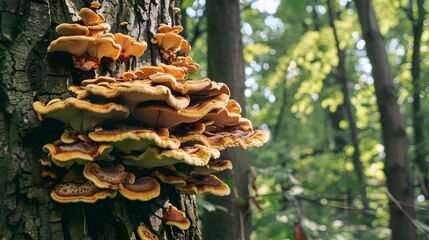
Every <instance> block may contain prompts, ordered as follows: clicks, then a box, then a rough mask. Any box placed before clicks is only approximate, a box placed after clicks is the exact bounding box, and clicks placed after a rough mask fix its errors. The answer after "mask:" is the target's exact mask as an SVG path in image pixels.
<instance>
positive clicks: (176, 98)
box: [71, 80, 190, 111]
mask: <svg viewBox="0 0 429 240" xmlns="http://www.w3.org/2000/svg"><path fill="white" fill-rule="evenodd" d="M71 90H72V91H73V92H75V93H76V94H77V98H78V99H87V98H89V99H91V98H93V97H94V98H95V97H97V98H98V99H100V97H101V98H104V99H106V100H107V99H108V100H109V101H115V102H118V103H120V104H123V105H126V106H127V107H128V108H129V109H130V110H131V111H132V110H133V109H134V108H135V107H136V106H137V104H139V103H142V102H148V101H157V102H165V103H167V104H168V105H169V106H171V107H173V109H184V108H186V107H187V106H188V105H189V103H190V98H189V96H188V95H178V94H174V93H173V92H172V91H171V90H170V89H169V88H168V87H166V86H163V85H155V86H154V85H152V84H151V82H150V81H149V80H134V81H131V82H130V81H116V82H112V83H104V82H102V83H98V84H88V85H86V86H85V87H84V88H83V87H80V88H79V87H73V88H72V89H71Z"/></svg>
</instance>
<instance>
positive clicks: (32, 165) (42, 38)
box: [0, 0, 201, 240]
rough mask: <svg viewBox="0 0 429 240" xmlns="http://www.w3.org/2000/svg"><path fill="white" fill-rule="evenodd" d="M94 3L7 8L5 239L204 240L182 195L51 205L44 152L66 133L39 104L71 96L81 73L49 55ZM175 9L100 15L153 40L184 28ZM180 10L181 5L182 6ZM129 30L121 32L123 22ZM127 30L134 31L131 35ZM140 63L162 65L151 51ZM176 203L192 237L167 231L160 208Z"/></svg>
mask: <svg viewBox="0 0 429 240" xmlns="http://www.w3.org/2000/svg"><path fill="white" fill-rule="evenodd" d="M89 2H90V1H78V0H68V1H55V0H50V1H48V0H39V1H8V0H0V30H1V32H0V167H1V168H2V174H1V175H0V190H1V191H2V194H0V213H1V214H0V239H43V240H49V239H55V240H57V239H136V238H138V237H137V234H136V229H137V226H139V224H140V223H145V224H146V225H149V226H152V228H153V229H154V232H156V233H157V234H158V235H159V236H161V237H160V239H201V234H200V232H199V228H198V222H197V221H198V218H197V210H196V205H195V198H194V197H193V196H184V195H179V194H177V193H176V191H174V189H168V188H167V186H165V188H164V189H166V190H165V191H163V192H162V193H161V196H162V197H161V200H158V201H156V202H155V201H150V202H139V201H137V202H136V201H129V200H126V199H124V198H120V197H117V198H115V199H107V200H100V201H98V202H96V203H94V204H83V203H75V204H58V203H56V202H53V201H52V200H51V199H50V197H49V191H48V190H47V188H46V185H47V181H46V180H45V179H42V176H41V167H40V165H39V163H38V159H40V158H41V157H43V156H45V153H43V152H42V150H41V148H42V146H43V144H45V143H48V142H52V141H54V140H56V139H57V138H59V136H60V134H61V133H62V131H63V126H62V124H61V123H59V122H57V121H54V120H52V121H50V120H49V119H47V120H45V121H43V122H42V123H40V122H39V121H38V120H37V116H36V114H35V112H34V111H33V109H32V103H33V101H34V99H35V97H37V99H39V100H41V101H43V102H47V101H48V100H49V99H52V98H58V97H59V98H62V99H64V98H66V97H68V96H69V93H68V92H67V87H68V85H69V84H71V83H72V82H76V81H79V80H82V79H72V77H71V76H72V75H73V76H78V75H79V74H77V75H76V74H72V72H75V71H76V70H75V69H73V68H72V67H71V57H70V56H69V54H66V53H52V54H49V55H48V54H47V50H46V49H47V47H48V45H49V43H50V42H51V41H52V40H53V39H55V38H57V37H58V34H56V33H55V32H54V28H55V26H56V25H57V24H59V23H62V22H72V21H76V20H77V18H76V16H77V15H76V13H77V11H78V10H79V9H80V8H82V7H88V6H89ZM174 4H175V1H170V0H151V1H148V0H147V1H117V0H116V1H115V0H114V1H108V2H107V1H105V2H102V8H101V9H100V10H99V12H100V13H102V14H103V15H104V16H105V18H106V21H107V22H108V23H110V24H111V25H112V30H111V32H112V33H115V32H119V31H121V32H126V33H128V34H130V35H131V36H132V37H134V38H135V39H138V40H140V39H144V40H146V41H147V42H148V43H149V45H150V41H149V38H150V37H151V36H152V35H153V34H154V33H156V32H157V27H158V25H159V23H160V22H163V23H167V24H173V25H175V24H177V23H175V22H172V21H177V18H175V17H172V16H171V15H170V14H171V13H173V11H172V7H173V5H174ZM176 5H177V4H176ZM123 21H126V22H128V25H127V26H126V27H125V28H123V29H119V28H120V25H119V23H120V22H123ZM126 28H127V29H126ZM146 51H147V52H146V53H145V55H144V56H143V57H142V58H141V59H138V60H137V61H134V63H132V64H134V66H135V65H136V64H137V63H143V62H145V63H149V64H150V63H155V62H159V61H160V57H159V50H158V49H157V47H156V46H150V47H149V49H148V50H146ZM167 200H169V201H170V202H171V203H172V204H173V205H175V206H177V207H178V208H179V209H182V210H183V211H185V212H186V214H187V217H188V218H189V219H190V220H191V227H190V229H189V230H187V231H180V230H179V229H177V228H175V227H168V228H167V227H163V225H161V221H160V219H159V217H157V216H155V212H157V213H159V211H160V210H161V207H160V205H163V204H164V203H165V201H167Z"/></svg>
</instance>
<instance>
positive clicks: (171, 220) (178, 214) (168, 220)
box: [162, 204, 191, 230]
mask: <svg viewBox="0 0 429 240" xmlns="http://www.w3.org/2000/svg"><path fill="white" fill-rule="evenodd" d="M162 220H163V221H164V222H165V224H167V225H173V226H175V227H178V228H180V229H182V230H186V229H188V228H189V227H190V226H191V222H190V221H189V219H187V218H186V215H185V213H184V212H182V211H180V210H179V209H177V208H176V207H175V206H173V205H171V204H169V205H168V206H167V208H166V209H165V210H164V212H163V216H162Z"/></svg>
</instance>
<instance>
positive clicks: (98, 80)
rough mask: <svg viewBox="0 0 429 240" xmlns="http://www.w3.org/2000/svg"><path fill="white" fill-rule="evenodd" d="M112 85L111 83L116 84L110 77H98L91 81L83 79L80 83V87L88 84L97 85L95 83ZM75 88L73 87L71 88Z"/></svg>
mask: <svg viewBox="0 0 429 240" xmlns="http://www.w3.org/2000/svg"><path fill="white" fill-rule="evenodd" d="M102 82H103V83H112V82H116V79H115V78H112V77H107V76H99V77H97V78H93V79H85V80H83V81H82V86H86V85H88V84H97V83H102ZM72 87H75V86H72Z"/></svg>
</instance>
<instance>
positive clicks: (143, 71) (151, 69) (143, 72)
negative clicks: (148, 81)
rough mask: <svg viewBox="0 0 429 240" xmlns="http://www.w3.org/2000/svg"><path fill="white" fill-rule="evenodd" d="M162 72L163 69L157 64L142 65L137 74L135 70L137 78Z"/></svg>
mask: <svg viewBox="0 0 429 240" xmlns="http://www.w3.org/2000/svg"><path fill="white" fill-rule="evenodd" d="M162 72H164V70H163V69H162V68H161V67H159V66H143V67H141V68H140V72H139V73H138V74H137V72H136V74H137V76H138V77H139V79H145V78H147V77H149V76H151V75H152V74H156V73H162Z"/></svg>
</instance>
